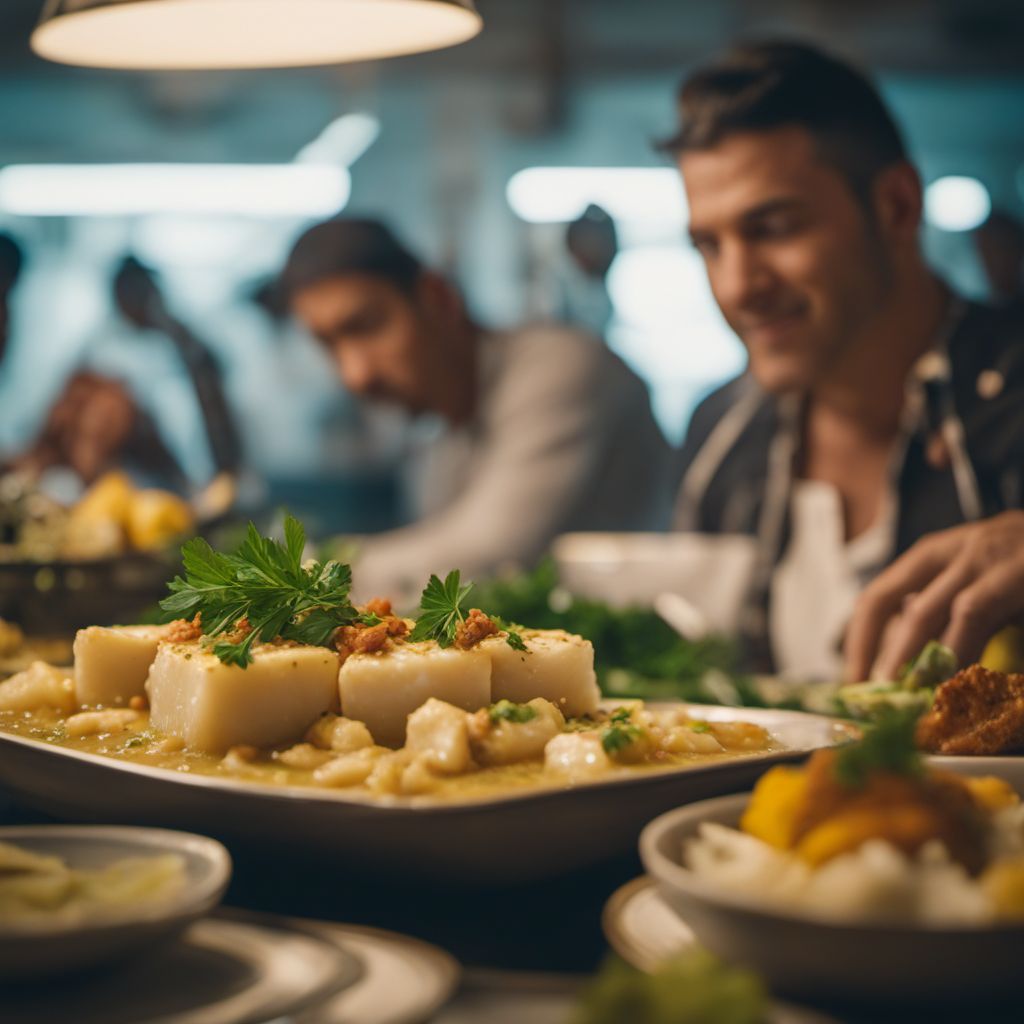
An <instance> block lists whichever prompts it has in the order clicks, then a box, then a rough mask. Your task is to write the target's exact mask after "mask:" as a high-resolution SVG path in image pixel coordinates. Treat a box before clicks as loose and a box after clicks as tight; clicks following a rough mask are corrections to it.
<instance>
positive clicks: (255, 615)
mask: <svg viewBox="0 0 1024 1024" xmlns="http://www.w3.org/2000/svg"><path fill="white" fill-rule="evenodd" d="M305 546H306V535H305V531H304V530H303V528H302V524H301V523H300V522H299V521H298V520H297V519H295V518H294V517H293V516H287V517H286V518H285V522H284V543H283V544H281V543H279V542H278V541H275V540H273V539H271V538H269V537H262V536H260V533H259V531H258V530H257V529H256V527H255V526H254V525H253V524H252V523H250V524H249V529H248V533H247V534H246V538H245V540H244V541H243V542H242V544H241V545H240V546H239V547H238V549H237V550H236V551H235V552H234V553H233V554H225V553H223V552H219V551H214V549H213V548H211V547H210V545H209V544H208V543H207V542H206V541H205V540H203V539H202V538H201V537H196V538H194V539H193V540H190V541H188V542H187V543H186V544H185V545H184V547H183V548H182V557H183V559H184V568H185V574H184V577H181V576H177V577H175V579H174V580H173V581H172V582H171V583H170V584H168V589H169V590H170V591H171V593H170V596H168V597H165V598H164V599H163V600H162V601H161V602H160V607H161V608H163V609H164V611H166V612H170V613H171V614H173V615H176V616H181V617H183V618H190V617H192V616H193V615H195V614H196V613H197V612H198V613H199V614H200V615H201V617H202V620H201V621H202V627H203V634H204V636H205V637H207V638H209V641H214V640H215V639H216V638H217V637H223V639H221V640H219V641H217V642H215V643H213V644H212V649H213V653H214V654H215V655H216V656H217V657H218V658H219V659H220V660H221V661H222V662H224V663H225V664H226V665H238V666H239V667H240V668H246V667H247V666H248V665H249V664H250V663H251V662H252V647H253V645H254V644H256V643H258V642H267V641H270V640H273V639H274V638H275V637H281V638H282V639H284V640H295V641H297V642H299V643H303V644H310V645H312V646H315V647H326V646H327V645H328V644H329V643H330V640H331V637H332V636H333V634H334V631H335V630H336V629H337V628H338V627H339V626H345V625H349V624H351V623H353V622H356V621H360V615H359V612H358V611H357V610H356V609H355V607H354V606H353V605H352V602H351V601H350V600H349V591H350V589H351V586H352V571H351V569H350V568H349V567H348V566H347V565H343V564H342V563H340V562H335V561H329V562H323V563H321V562H312V563H309V564H308V565H306V566H303V564H302V552H303V550H304V548H305ZM241 619H247V620H248V622H249V626H250V627H251V628H250V631H249V633H248V634H247V635H245V636H244V637H242V638H240V639H233V638H232V637H231V636H230V634H231V633H234V632H235V631H236V624H237V623H238V622H239V620H241Z"/></svg>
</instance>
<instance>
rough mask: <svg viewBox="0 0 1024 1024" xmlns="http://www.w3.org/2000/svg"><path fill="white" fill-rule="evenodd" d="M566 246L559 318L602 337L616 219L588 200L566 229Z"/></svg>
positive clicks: (609, 311)
mask: <svg viewBox="0 0 1024 1024" xmlns="http://www.w3.org/2000/svg"><path fill="white" fill-rule="evenodd" d="M565 250H566V253H567V254H568V260H567V261H566V268H565V272H564V274H563V275H562V280H561V282H560V284H561V290H562V304H561V311H560V316H561V319H563V320H566V321H568V322H569V323H574V324H579V325H580V326H582V327H585V328H586V329H587V330H589V331H591V332H592V333H593V334H595V335H597V336H599V337H604V335H605V332H606V331H607V330H608V324H609V322H610V321H611V318H612V300H611V296H610V295H609V294H608V271H609V270H611V266H612V263H614V262H615V257H616V256H618V254H619V235H618V231H617V230H616V228H615V221H613V220H612V218H611V217H610V216H609V215H608V214H607V213H606V212H605V211H604V210H602V209H601V207H600V206H597V205H595V204H594V203H591V204H590V205H589V206H588V207H587V208H586V210H584V211H583V213H582V214H581V215H580V216H579V217H577V218H576V220H574V221H573V222H572V223H571V224H570V225H569V226H568V227H567V228H566V229H565Z"/></svg>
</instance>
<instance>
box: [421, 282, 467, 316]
mask: <svg viewBox="0 0 1024 1024" xmlns="http://www.w3.org/2000/svg"><path fill="white" fill-rule="evenodd" d="M415 291H416V304H417V305H418V306H419V307H420V309H422V310H423V311H424V312H425V313H427V314H428V315H430V316H431V317H437V318H440V319H443V320H450V319H454V318H456V317H458V316H461V315H462V312H463V304H462V296H461V295H459V292H458V290H457V289H456V288H455V287H454V286H453V285H452V284H451V283H449V282H448V281H446V280H445V278H444V277H442V276H441V275H440V274H438V273H437V272H436V271H434V270H422V271H420V276H419V277H418V278H417V279H416V289H415Z"/></svg>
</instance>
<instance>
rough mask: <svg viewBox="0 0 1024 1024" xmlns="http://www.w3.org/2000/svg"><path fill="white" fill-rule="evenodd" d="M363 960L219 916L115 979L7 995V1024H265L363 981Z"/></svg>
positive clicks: (277, 928)
mask: <svg viewBox="0 0 1024 1024" xmlns="http://www.w3.org/2000/svg"><path fill="white" fill-rule="evenodd" d="M362 970H363V968H362V966H361V964H360V962H359V960H358V959H357V958H356V956H354V955H353V953H351V952H349V951H348V950H347V949H344V948H342V947H341V946H339V945H338V944H337V943H335V942H331V941H328V940H327V939H326V938H324V937H323V936H320V935H318V934H317V932H316V929H315V928H311V929H302V928H301V927H300V926H298V925H297V924H296V923H294V922H285V921H275V922H274V923H269V919H259V920H256V919H253V920H249V919H248V918H247V916H245V915H240V916H237V917H211V918H206V919H205V920H203V921H199V922H197V923H196V924H193V925H192V926H191V927H190V928H189V930H188V931H187V932H186V933H185V934H184V935H183V936H182V937H181V939H180V941H178V942H175V943H171V944H169V945H166V946H163V947H161V948H160V949H158V950H154V951H153V952H152V953H150V954H148V955H146V956H142V957H139V958H138V959H137V960H135V961H134V962H132V963H130V964H128V965H126V966H125V967H123V968H121V969H119V970H116V971H102V972H92V973H89V974H84V975H81V976H79V977H77V978H75V977H69V978H62V979H61V983H60V984H59V985H54V984H44V983H40V984H37V985H31V986H18V987H8V988H7V989H5V991H4V993H3V1010H2V1019H3V1021H4V1024H68V1022H70V1021H74V1024H263V1022H267V1021H273V1020H276V1019H277V1018H280V1017H284V1016H286V1015H287V1016H291V1015H294V1014H298V1013H300V1012H303V1011H305V1010H306V1008H307V1007H310V1006H316V1005H319V1004H321V1003H323V1002H324V1000H326V999H328V998H331V997H333V996H334V995H335V994H336V993H339V992H341V991H342V990H343V989H346V988H348V987H349V986H351V985H352V984H354V983H355V982H356V981H357V980H358V979H359V977H360V976H361V974H362Z"/></svg>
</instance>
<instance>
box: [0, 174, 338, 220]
mask: <svg viewBox="0 0 1024 1024" xmlns="http://www.w3.org/2000/svg"><path fill="white" fill-rule="evenodd" d="M351 184H352V183H351V178H350V177H349V173H348V171H347V170H345V168H343V167H330V166H326V165H321V164H14V165H11V166H9V167H4V168H3V169H2V170H0V210H3V211H4V212H6V213H10V214H17V215H21V216H26V217H88V216H98V217H101V216H108V217H113V216H130V215H134V214H150V213H206V214H226V215H231V214H240V215H243V216H251V217H326V216H330V215H332V214H335V213H338V212H339V211H340V210H341V209H342V208H343V207H344V206H345V204H346V203H347V202H348V197H349V193H350V191H351Z"/></svg>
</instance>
